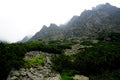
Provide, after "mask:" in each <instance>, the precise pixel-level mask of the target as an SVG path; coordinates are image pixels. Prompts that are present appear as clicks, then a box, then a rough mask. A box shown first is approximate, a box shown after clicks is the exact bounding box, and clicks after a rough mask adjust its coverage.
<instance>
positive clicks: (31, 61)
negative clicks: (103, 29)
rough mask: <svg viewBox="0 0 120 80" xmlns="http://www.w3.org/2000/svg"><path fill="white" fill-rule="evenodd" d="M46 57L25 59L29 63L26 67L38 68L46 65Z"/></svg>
mask: <svg viewBox="0 0 120 80" xmlns="http://www.w3.org/2000/svg"><path fill="white" fill-rule="evenodd" d="M43 59H44V55H42V54H41V55H39V56H35V57H33V58H30V59H25V62H26V63H27V64H26V66H27V67H33V66H37V65H44V60H43Z"/></svg>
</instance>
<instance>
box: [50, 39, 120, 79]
mask: <svg viewBox="0 0 120 80" xmlns="http://www.w3.org/2000/svg"><path fill="white" fill-rule="evenodd" d="M84 44H85V45H87V44H88V42H87V43H84ZM88 45H90V43H89V44H88ZM84 49H85V50H84V51H82V52H80V53H77V54H75V55H72V56H66V55H63V54H62V55H60V56H57V57H53V59H52V62H53V66H54V67H53V69H55V70H57V71H59V72H60V71H61V72H62V71H63V70H65V69H70V70H76V71H78V72H79V73H80V74H84V75H87V76H91V77H92V76H93V78H95V79H93V80H100V79H97V77H99V75H101V74H104V76H103V77H104V78H105V79H104V78H103V79H102V78H101V80H107V79H106V77H107V76H108V75H107V73H106V72H107V71H108V72H109V73H110V71H115V70H118V69H120V65H119V62H120V58H119V57H120V42H119V41H117V40H116V41H113V42H111V41H100V42H98V43H95V44H94V45H92V47H89V48H84ZM73 57H74V60H72V58H73ZM119 72H120V71H119ZM119 72H118V73H119ZM110 74H111V73H110ZM113 74H115V73H112V74H111V75H113ZM95 76H96V77H95ZM117 76H119V74H118V75H117ZM110 78H113V79H114V80H115V79H116V78H115V77H114V76H109V79H110ZM111 80H112V79H111Z"/></svg>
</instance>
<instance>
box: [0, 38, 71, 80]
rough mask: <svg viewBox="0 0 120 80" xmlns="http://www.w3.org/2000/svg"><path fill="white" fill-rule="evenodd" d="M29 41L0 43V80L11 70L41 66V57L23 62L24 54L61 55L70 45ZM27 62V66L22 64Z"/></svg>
mask: <svg viewBox="0 0 120 80" xmlns="http://www.w3.org/2000/svg"><path fill="white" fill-rule="evenodd" d="M54 42H58V41H47V42H45V41H42V40H38V41H29V42H25V43H12V44H8V43H2V42H1V43H0V80H5V79H6V78H7V75H8V74H9V72H10V70H11V69H13V68H14V69H19V68H21V67H24V66H28V67H30V66H33V65H36V64H41V65H42V64H43V60H42V59H43V56H42V55H40V56H36V57H33V58H32V59H29V60H24V56H25V53H26V52H29V51H43V52H48V53H53V54H62V53H63V52H64V49H67V48H69V49H70V48H71V44H70V43H66V41H60V43H54ZM25 62H27V63H28V64H27V65H24V63H25Z"/></svg>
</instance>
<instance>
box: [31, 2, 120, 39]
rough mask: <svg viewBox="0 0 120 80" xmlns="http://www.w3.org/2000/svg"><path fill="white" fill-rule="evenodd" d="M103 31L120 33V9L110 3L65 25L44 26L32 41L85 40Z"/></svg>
mask: <svg viewBox="0 0 120 80" xmlns="http://www.w3.org/2000/svg"><path fill="white" fill-rule="evenodd" d="M102 30H111V31H115V32H120V8H117V7H115V6H112V5H111V4H109V3H106V4H100V5H97V6H96V7H93V8H92V10H85V11H83V12H82V13H81V15H80V16H73V17H72V18H71V20H70V21H69V22H68V23H67V24H65V25H60V26H57V25H56V24H50V26H49V27H47V26H45V25H44V26H43V28H42V29H41V30H40V31H39V32H37V33H36V34H35V35H34V36H33V37H32V38H31V40H37V39H62V38H71V37H81V38H83V37H89V36H95V35H96V34H97V33H99V32H100V31H102Z"/></svg>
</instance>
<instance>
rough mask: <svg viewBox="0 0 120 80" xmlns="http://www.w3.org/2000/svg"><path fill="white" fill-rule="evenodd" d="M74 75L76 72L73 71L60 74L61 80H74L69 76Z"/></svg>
mask: <svg viewBox="0 0 120 80" xmlns="http://www.w3.org/2000/svg"><path fill="white" fill-rule="evenodd" d="M75 73H77V72H76V71H74V70H64V71H63V72H62V73H61V78H62V80H74V79H73V78H72V77H70V76H73V75H74V74H75Z"/></svg>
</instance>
